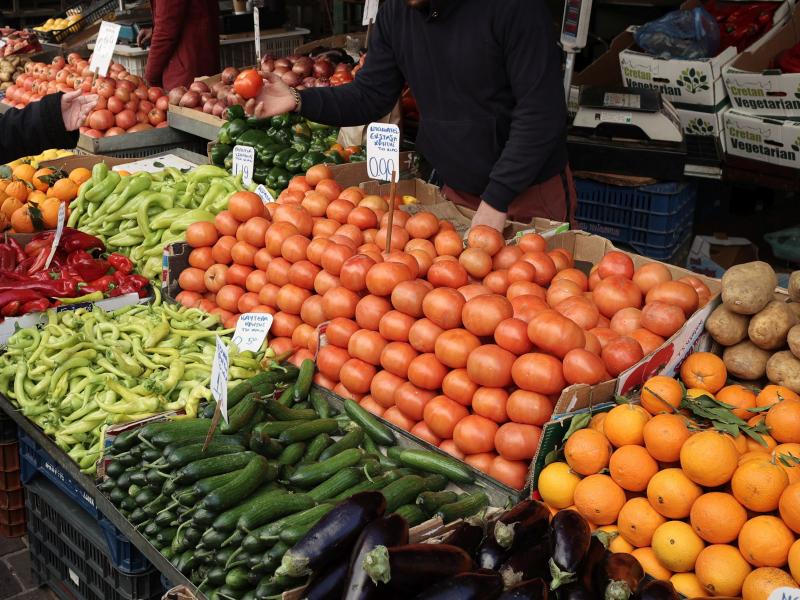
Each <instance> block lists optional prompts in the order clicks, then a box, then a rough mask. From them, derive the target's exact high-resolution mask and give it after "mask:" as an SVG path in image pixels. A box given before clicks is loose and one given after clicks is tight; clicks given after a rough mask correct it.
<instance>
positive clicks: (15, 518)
mask: <svg viewBox="0 0 800 600" xmlns="http://www.w3.org/2000/svg"><path fill="white" fill-rule="evenodd" d="M24 494H25V493H24V492H23V490H22V483H21V481H20V477H19V444H18V442H17V426H16V424H15V423H14V421H12V420H11V419H9V418H8V417H6V416H5V415H4V414H3V413H1V412H0V537H20V536H22V535H25V495H24Z"/></svg>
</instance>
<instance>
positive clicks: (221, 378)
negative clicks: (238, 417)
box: [211, 336, 229, 423]
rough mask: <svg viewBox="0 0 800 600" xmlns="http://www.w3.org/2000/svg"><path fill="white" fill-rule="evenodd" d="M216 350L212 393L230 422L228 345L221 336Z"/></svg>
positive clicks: (212, 367) (212, 370) (212, 364)
mask: <svg viewBox="0 0 800 600" xmlns="http://www.w3.org/2000/svg"><path fill="white" fill-rule="evenodd" d="M216 338H217V346H216V350H215V352H214V362H213V363H211V395H212V396H214V400H216V401H217V406H219V410H220V412H221V413H222V418H223V419H225V422H226V423H227V422H228V366H229V362H228V347H227V346H226V345H225V344H223V343H222V340H221V339H220V337H219V336H216Z"/></svg>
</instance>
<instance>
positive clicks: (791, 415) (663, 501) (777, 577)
mask: <svg viewBox="0 0 800 600" xmlns="http://www.w3.org/2000/svg"><path fill="white" fill-rule="evenodd" d="M726 381H727V372H726V370H725V365H724V364H723V362H722V360H721V359H720V358H719V357H717V356H715V355H714V354H711V353H707V352H700V353H695V354H692V355H690V356H689V357H688V358H687V360H686V361H685V362H684V364H683V366H682V368H681V381H678V380H676V379H672V378H670V377H665V376H656V377H653V378H651V379H649V380H648V381H647V382H646V383H645V384H644V386H643V388H642V392H641V399H640V404H639V405H635V404H621V405H619V406H616V407H614V408H612V409H611V410H610V411H608V412H604V413H598V414H596V415H594V416H593V417H592V419H591V421H590V423H589V426H588V427H587V428H585V429H579V430H577V431H575V432H574V433H572V435H570V436H569V437H568V439H567V440H566V443H565V444H564V447H563V454H564V459H563V460H562V461H560V462H555V463H552V464H550V465H548V466H547V467H545V468H544V469H543V471H542V473H541V475H540V476H539V480H538V491H539V494H540V495H541V496H542V499H543V500H544V501H545V502H546V503H547V504H548V505H549V506H550V507H551V509H553V510H558V509H565V508H570V509H574V510H577V511H578V512H579V513H580V514H581V515H583V516H584V517H585V518H586V519H587V520H588V521H589V522H590V524H592V526H593V527H595V528H599V529H602V530H604V531H608V532H613V533H615V534H617V535H616V536H615V537H614V539H613V540H612V541H611V546H610V547H611V550H612V551H614V552H627V553H630V554H632V555H633V556H635V557H636V558H637V559H638V560H639V562H640V563H641V565H642V567H643V568H644V570H645V571H646V572H647V573H648V574H649V575H651V576H653V577H655V578H657V579H663V580H670V581H671V582H672V583H673V585H674V586H675V588H676V590H677V591H678V592H680V593H681V594H683V595H685V596H687V597H689V598H693V597H699V596H733V597H736V596H743V598H744V600H767V598H768V596H769V594H770V591H772V590H773V589H775V588H777V587H783V586H788V587H798V582H800V539H796V538H797V537H798V534H800V396H798V395H797V394H795V393H794V392H792V391H791V390H789V389H787V388H784V387H781V386H776V385H768V386H767V387H765V388H764V389H763V390H760V391H753V390H751V389H749V388H745V387H743V386H740V385H726ZM681 383H683V386H685V388H684V387H683V386H682V385H681ZM702 395H708V396H711V397H714V398H716V399H718V400H719V401H720V402H723V403H725V404H728V405H730V406H732V407H733V408H732V409H730V410H731V412H733V413H734V414H736V415H737V416H739V417H741V418H742V419H744V420H747V421H748V422H749V424H750V425H753V426H755V425H757V424H758V423H759V422H760V421H762V420H763V421H764V422H765V425H766V427H767V429H768V430H769V434H761V436H760V437H761V442H763V443H761V442H760V441H757V440H756V439H754V438H753V437H751V436H748V435H745V434H744V433H740V434H738V435H736V436H732V435H729V434H727V433H722V432H720V431H717V430H715V429H710V428H708V423H707V422H706V423H701V422H698V421H696V420H694V419H693V417H692V414H691V413H690V412H689V411H687V410H685V409H682V408H681V402H682V400H683V399H684V398H685V397H688V398H696V397H698V396H702Z"/></svg>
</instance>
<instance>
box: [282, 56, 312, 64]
mask: <svg viewBox="0 0 800 600" xmlns="http://www.w3.org/2000/svg"><path fill="white" fill-rule="evenodd" d="M301 58H307V57H305V56H301V55H300V54H290V55H289V56H287V57H286V60H288V61H289V62H290V63H292V64H294V63H296V62H297V61H298V60H300V59H301Z"/></svg>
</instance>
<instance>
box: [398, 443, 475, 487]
mask: <svg viewBox="0 0 800 600" xmlns="http://www.w3.org/2000/svg"><path fill="white" fill-rule="evenodd" d="M398 458H399V460H400V462H401V463H403V464H404V465H405V466H407V467H411V468H412V469H416V470H418V471H424V472H426V473H434V474H438V475H444V476H445V477H447V478H448V479H449V480H450V481H453V482H455V483H472V482H474V481H475V477H474V476H473V474H472V471H470V470H469V467H467V465H465V464H464V463H462V462H461V461H459V460H456V459H455V458H452V457H450V456H444V455H443V454H438V453H435V452H429V451H428V450H403V451H402V452H400V455H399V457H398Z"/></svg>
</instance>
